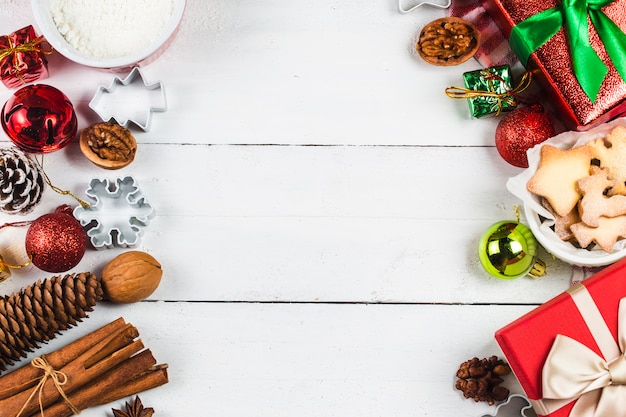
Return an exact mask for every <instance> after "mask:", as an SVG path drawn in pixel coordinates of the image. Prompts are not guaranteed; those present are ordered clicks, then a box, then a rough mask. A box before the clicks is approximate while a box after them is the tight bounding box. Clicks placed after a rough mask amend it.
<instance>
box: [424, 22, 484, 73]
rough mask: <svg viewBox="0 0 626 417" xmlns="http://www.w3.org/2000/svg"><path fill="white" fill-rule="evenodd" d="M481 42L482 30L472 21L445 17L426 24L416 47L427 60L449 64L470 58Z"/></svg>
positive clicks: (436, 63) (433, 62) (455, 63)
mask: <svg viewBox="0 0 626 417" xmlns="http://www.w3.org/2000/svg"><path fill="white" fill-rule="evenodd" d="M479 43H480V32H479V31H478V30H477V29H476V28H475V27H474V26H473V25H472V24H471V23H469V22H467V21H466V20H463V19H460V18H457V17H445V18H442V19H437V20H434V21H432V22H430V23H428V24H427V25H426V26H424V28H423V29H422V32H421V33H420V37H419V40H418V42H417V45H416V46H415V49H416V51H417V52H418V53H419V55H420V56H421V57H422V59H424V60H425V61H426V62H428V63H431V64H434V65H441V66H447V65H457V64H460V63H462V62H465V61H467V60H468V59H470V58H471V57H472V56H473V55H474V54H475V53H476V50H478V46H479Z"/></svg>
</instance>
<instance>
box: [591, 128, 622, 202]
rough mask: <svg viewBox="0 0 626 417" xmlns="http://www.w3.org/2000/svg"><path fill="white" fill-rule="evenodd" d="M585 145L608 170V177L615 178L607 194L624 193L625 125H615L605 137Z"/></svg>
mask: <svg viewBox="0 0 626 417" xmlns="http://www.w3.org/2000/svg"><path fill="white" fill-rule="evenodd" d="M587 146H588V147H589V149H590V150H591V153H592V157H593V158H596V159H598V160H600V166H601V167H604V168H607V169H608V170H609V179H612V180H615V185H614V186H613V187H612V188H611V189H610V190H609V195H618V194H622V195H626V127H624V126H617V127H615V128H613V130H611V132H610V133H609V134H608V135H607V136H606V137H605V138H598V139H596V140H594V141H592V142H589V143H588V144H587Z"/></svg>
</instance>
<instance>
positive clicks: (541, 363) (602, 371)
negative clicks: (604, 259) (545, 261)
mask: <svg viewBox="0 0 626 417" xmlns="http://www.w3.org/2000/svg"><path fill="white" fill-rule="evenodd" d="M622 299H624V302H621V300H622ZM620 304H621V305H620ZM620 309H621V310H620ZM620 315H622V316H623V317H621V319H620V317H619V316H620ZM620 320H621V321H620ZM620 326H621V328H622V329H621V331H620V330H619V327H620ZM495 337H496V341H497V342H498V344H499V345H500V347H501V348H502V352H503V353H504V356H505V357H506V359H507V361H508V362H509V364H510V366H511V369H512V370H513V373H514V374H515V376H516V377H517V379H518V380H519V382H520V384H521V386H522V388H523V389H524V391H525V393H526V395H527V397H528V398H529V399H530V401H531V403H532V404H533V408H534V409H535V412H536V413H537V414H538V415H540V416H548V415H549V416H551V417H564V416H570V417H575V416H576V417H580V416H618V415H623V413H624V409H625V407H626V406H625V404H626V358H625V357H624V356H623V353H622V352H623V351H624V350H626V259H624V260H621V261H619V262H617V263H615V264H613V265H611V266H608V267H606V268H605V269H603V270H601V271H600V272H598V273H596V274H595V275H593V276H592V277H590V278H587V279H586V280H584V281H583V282H582V283H580V284H577V285H575V286H573V287H572V288H570V289H569V290H568V291H566V292H564V293H562V294H560V295H558V296H556V297H554V298H553V299H551V300H550V301H548V302H546V303H545V304H542V305H541V306H539V307H537V308H535V309H534V310H532V311H530V312H529V313H527V314H526V315H524V316H522V317H520V318H519V319H517V320H515V321H514V322H512V323H510V324H509V325H507V326H505V327H504V328H502V329H500V330H498V331H497V332H496V335H495ZM618 341H619V342H618Z"/></svg>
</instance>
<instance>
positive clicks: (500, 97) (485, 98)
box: [446, 65, 530, 118]
mask: <svg viewBox="0 0 626 417" xmlns="http://www.w3.org/2000/svg"><path fill="white" fill-rule="evenodd" d="M463 81H464V83H465V88H458V87H449V88H447V89H446V94H447V95H448V96H449V97H452V98H466V99H467V102H468V103H469V108H470V113H471V114H472V116H473V117H476V118H480V117H483V116H487V115H491V114H493V115H496V116H497V115H499V114H500V113H502V112H506V111H510V110H513V109H514V108H515V107H516V106H517V100H516V99H515V94H516V93H517V92H519V90H520V88H519V86H518V87H516V88H513V76H512V74H511V68H510V67H509V66H508V65H500V66H497V67H490V68H484V69H481V70H476V71H469V72H466V73H464V74H463ZM529 82H530V81H529Z"/></svg>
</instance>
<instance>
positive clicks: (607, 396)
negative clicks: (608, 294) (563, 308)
mask: <svg viewBox="0 0 626 417" xmlns="http://www.w3.org/2000/svg"><path fill="white" fill-rule="evenodd" d="M625 316H626V299H623V300H621V301H620V303H619V311H618V332H617V333H618V347H619V352H620V353H619V355H618V356H617V357H614V358H611V359H609V360H608V361H607V360H605V359H604V358H603V357H601V356H599V355H598V354H596V353H595V352H594V351H592V350H591V349H589V348H588V347H587V346H585V345H583V344H582V343H580V342H578V341H576V340H574V339H572V338H570V337H567V336H564V335H560V334H559V335H557V336H556V339H555V341H554V343H553V345H552V348H551V350H550V353H549V354H548V358H547V360H546V363H545V365H544V368H543V381H542V384H543V401H551V400H556V401H558V402H561V401H563V400H565V401H566V402H569V401H573V400H576V399H577V401H576V403H575V404H574V407H573V408H572V411H571V413H570V417H617V416H620V415H623V414H624V412H625V411H626V356H624V353H625V352H626V317H625ZM612 343H613V344H614V343H615V341H614V340H612ZM605 356H606V355H605Z"/></svg>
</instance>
